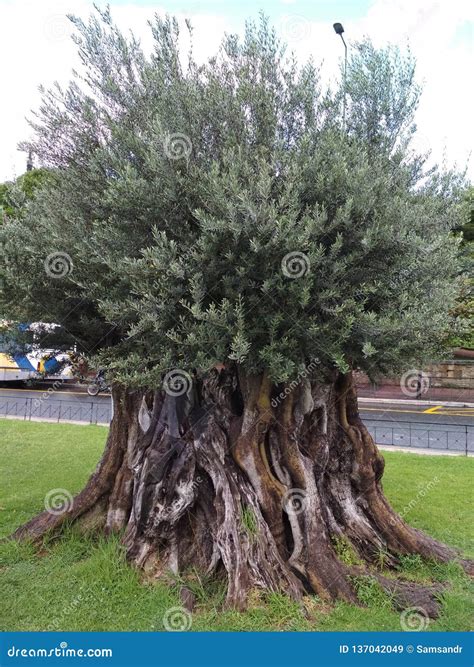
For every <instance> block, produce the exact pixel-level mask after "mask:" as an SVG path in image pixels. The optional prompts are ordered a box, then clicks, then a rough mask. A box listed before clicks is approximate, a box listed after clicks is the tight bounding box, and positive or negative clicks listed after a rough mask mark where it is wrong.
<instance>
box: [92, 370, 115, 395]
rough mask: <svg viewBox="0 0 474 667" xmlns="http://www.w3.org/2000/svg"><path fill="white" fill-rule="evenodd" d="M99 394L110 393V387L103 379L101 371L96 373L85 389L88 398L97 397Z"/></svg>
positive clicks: (103, 374)
mask: <svg viewBox="0 0 474 667" xmlns="http://www.w3.org/2000/svg"><path fill="white" fill-rule="evenodd" d="M100 392H104V393H108V392H110V387H109V385H108V384H107V381H106V379H105V373H104V371H103V370H100V371H98V372H97V374H96V376H95V377H94V379H93V381H92V382H91V384H90V385H89V386H88V387H87V393H88V394H89V396H97V394H99V393H100Z"/></svg>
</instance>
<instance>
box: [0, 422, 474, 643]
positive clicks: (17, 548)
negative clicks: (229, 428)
mask: <svg viewBox="0 0 474 667" xmlns="http://www.w3.org/2000/svg"><path fill="white" fill-rule="evenodd" d="M105 437H106V429H105V428H103V427H99V426H74V425H63V424H57V425H56V424H46V423H34V422H20V421H10V420H2V421H0V447H1V459H0V460H1V463H0V535H2V536H5V535H8V534H9V533H10V532H11V531H12V530H14V529H15V528H16V527H17V526H18V525H20V524H21V523H23V522H24V521H26V520H27V519H29V518H30V517H31V516H33V515H34V514H35V513H36V512H38V511H40V510H41V509H42V508H43V503H44V498H45V495H46V493H47V492H48V491H50V490H51V489H54V488H62V489H66V490H67V491H69V492H71V493H75V492H76V491H78V490H79V489H80V488H81V487H82V486H83V484H84V482H85V481H86V479H87V477H88V475H89V473H90V472H91V470H93V468H94V466H95V464H96V463H97V460H98V459H99V457H100V454H101V451H102V449H103V446H104V441H105ZM384 456H385V459H386V472H385V476H384V486H385V490H386V493H387V495H388V497H389V499H390V501H391V502H392V503H393V505H394V507H395V508H396V509H397V510H398V511H399V512H402V513H403V514H404V516H405V518H406V520H407V521H409V522H410V523H411V524H412V525H414V526H416V527H417V528H420V529H423V530H425V531H427V532H428V533H430V534H431V535H433V536H435V537H437V538H439V539H440V540H443V541H445V542H447V543H448V544H450V545H452V546H457V547H459V548H461V549H462V550H463V551H464V552H465V553H466V554H470V555H473V553H474V550H473V543H474V539H473V537H474V535H473V522H472V510H471V507H472V502H471V501H472V490H471V489H472V478H473V471H474V460H473V459H466V458H463V457H447V456H446V457H445V456H433V457H428V456H419V455H416V454H405V453H400V452H388V453H387V452H384ZM402 570H403V575H404V576H405V577H410V578H412V579H413V580H417V581H428V580H430V579H431V580H433V579H435V580H439V581H444V582H447V584H448V585H447V587H446V589H445V592H444V593H443V596H442V603H443V606H442V614H441V616H440V618H439V619H437V620H436V621H432V622H431V623H430V625H429V627H428V629H429V630H468V629H471V620H470V619H472V618H473V616H474V595H473V588H472V585H471V583H470V581H469V579H468V578H467V577H466V576H465V575H464V573H463V572H462V571H461V570H460V568H459V567H458V566H457V565H455V564H449V565H436V564H434V563H424V562H422V561H421V559H420V558H418V557H409V558H405V559H404V560H403V566H402ZM191 582H192V583H191V584H190V585H191V586H192V588H193V590H194V592H195V594H196V596H197V606H196V610H195V611H194V613H193V617H192V629H193V630H227V631H229V630H354V631H356V630H400V616H399V613H398V612H397V611H396V610H395V609H394V608H393V606H392V604H391V601H390V599H389V597H387V596H386V595H385V594H384V593H382V591H381V590H380V589H379V587H378V586H377V585H375V584H372V583H370V582H365V583H362V584H360V586H359V589H358V592H359V596H360V597H361V600H363V601H364V602H365V603H366V606H365V607H362V608H359V607H355V606H351V605H348V604H345V603H342V602H340V603H336V604H333V605H328V604H323V603H322V602H321V601H320V600H318V598H316V597H314V598H307V600H306V601H305V605H304V608H303V606H301V607H300V606H299V605H297V604H295V603H292V602H290V601H289V600H288V599H287V598H286V597H285V596H284V595H280V594H274V593H273V594H258V593H257V592H256V593H255V596H254V597H253V599H252V602H251V605H250V608H249V610H248V611H246V612H244V613H238V612H235V611H228V610H223V609H222V601H223V599H224V596H225V589H224V586H223V585H222V584H221V583H219V582H216V581H206V580H205V578H203V577H202V576H200V575H199V574H198V573H194V575H193V576H192V577H191ZM188 585H189V584H188ZM0 592H1V605H0V629H1V630H58V631H59V630H75V631H80V630H83V631H85V630H131V631H153V630H163V616H164V613H165V611H166V610H167V609H169V608H170V607H173V606H179V605H180V602H179V596H178V582H176V584H175V585H169V586H166V585H164V584H163V583H159V584H150V583H149V582H148V583H146V582H143V581H142V580H141V575H140V573H139V572H137V571H136V570H134V569H132V568H131V567H129V566H128V565H127V563H126V562H125V559H124V554H123V550H122V549H121V547H120V543H119V539H118V538H110V539H104V538H99V537H97V538H94V537H85V536H84V535H81V534H80V533H79V532H78V531H77V529H68V530H67V531H66V533H65V534H64V535H63V536H62V538H61V539H59V540H55V541H51V542H50V543H47V544H46V545H45V546H44V548H42V549H41V550H40V551H39V552H36V551H35V550H34V549H33V548H32V547H31V546H30V545H24V544H23V545H18V544H16V543H12V542H10V541H7V542H4V543H3V544H1V545H0Z"/></svg>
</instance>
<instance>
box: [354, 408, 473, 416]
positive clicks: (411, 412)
mask: <svg viewBox="0 0 474 667" xmlns="http://www.w3.org/2000/svg"><path fill="white" fill-rule="evenodd" d="M438 407H442V406H438ZM457 409H458V410H460V408H457ZM450 410H456V408H445V410H444V411H442V412H429V413H428V414H432V415H434V416H436V415H446V416H447V415H451V416H452V417H474V408H465V410H473V412H451V411H450ZM359 412H404V413H410V414H412V415H424V414H426V413H427V410H423V411H420V410H399V409H395V408H364V407H362V406H359Z"/></svg>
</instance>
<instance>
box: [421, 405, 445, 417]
mask: <svg viewBox="0 0 474 667" xmlns="http://www.w3.org/2000/svg"><path fill="white" fill-rule="evenodd" d="M442 407H443V406H442V405H435V406H434V407H433V408H428V410H423V413H424V414H425V415H427V414H430V415H432V414H433V413H434V412H436V411H437V410H439V409H440V408H442Z"/></svg>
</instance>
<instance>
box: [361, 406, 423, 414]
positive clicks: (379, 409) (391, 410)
mask: <svg viewBox="0 0 474 667" xmlns="http://www.w3.org/2000/svg"><path fill="white" fill-rule="evenodd" d="M367 411H369V412H410V413H411V414H414V415H420V414H423V413H422V412H420V411H419V410H398V409H395V408H363V407H362V406H360V407H359V412H367Z"/></svg>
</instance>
